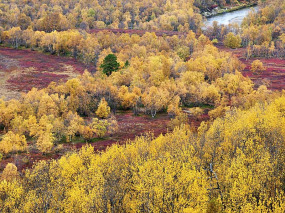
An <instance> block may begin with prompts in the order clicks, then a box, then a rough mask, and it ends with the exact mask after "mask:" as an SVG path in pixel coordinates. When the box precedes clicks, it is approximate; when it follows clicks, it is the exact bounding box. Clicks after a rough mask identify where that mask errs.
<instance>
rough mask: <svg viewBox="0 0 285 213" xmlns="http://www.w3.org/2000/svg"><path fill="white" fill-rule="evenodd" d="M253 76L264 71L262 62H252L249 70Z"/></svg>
mask: <svg viewBox="0 0 285 213" xmlns="http://www.w3.org/2000/svg"><path fill="white" fill-rule="evenodd" d="M250 70H251V71H252V72H253V73H254V74H259V73H262V72H263V71H265V70H266V68H265V67H264V66H263V63H262V61H260V60H254V61H253V62H252V64H251V69H250Z"/></svg>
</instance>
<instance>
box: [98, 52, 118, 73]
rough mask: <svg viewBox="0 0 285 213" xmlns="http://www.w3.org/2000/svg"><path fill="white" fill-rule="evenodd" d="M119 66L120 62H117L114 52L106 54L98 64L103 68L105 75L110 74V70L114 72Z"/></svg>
mask: <svg viewBox="0 0 285 213" xmlns="http://www.w3.org/2000/svg"><path fill="white" fill-rule="evenodd" d="M119 67H120V64H119V63H118V62H117V56H116V55H114V54H109V55H107V56H106V57H105V58H104V61H103V63H102V64H101V66H100V68H102V69H103V73H104V74H106V75H107V76H109V75H111V74H112V72H116V71H117V70H118V69H119Z"/></svg>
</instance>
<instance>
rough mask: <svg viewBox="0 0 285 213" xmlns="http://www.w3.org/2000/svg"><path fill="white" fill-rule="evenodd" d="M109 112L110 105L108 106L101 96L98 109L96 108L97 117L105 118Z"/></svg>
mask: <svg viewBox="0 0 285 213" xmlns="http://www.w3.org/2000/svg"><path fill="white" fill-rule="evenodd" d="M109 114H110V107H109V106H108V103H107V101H106V100H105V98H102V99H101V101H100V103H99V106H98V109H97V110H96V115H97V116H98V117H99V118H107V117H108V116H109Z"/></svg>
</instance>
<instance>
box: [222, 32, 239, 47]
mask: <svg viewBox="0 0 285 213" xmlns="http://www.w3.org/2000/svg"><path fill="white" fill-rule="evenodd" d="M224 44H225V46H227V47H230V48H232V49H236V48H239V47H240V46H241V38H240V36H239V35H235V34H233V33H232V32H231V33H229V34H227V35H226V38H225V41H224Z"/></svg>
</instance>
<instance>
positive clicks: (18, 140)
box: [0, 131, 27, 154]
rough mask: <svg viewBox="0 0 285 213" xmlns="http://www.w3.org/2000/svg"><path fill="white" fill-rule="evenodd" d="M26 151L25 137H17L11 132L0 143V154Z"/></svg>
mask: <svg viewBox="0 0 285 213" xmlns="http://www.w3.org/2000/svg"><path fill="white" fill-rule="evenodd" d="M26 149H27V142H26V137H25V136H24V135H18V134H15V133H13V132H11V131H9V132H8V133H6V134H5V135H4V136H3V138H2V140H1V141H0V152H2V153H5V154H7V153H9V152H18V151H25V150H26Z"/></svg>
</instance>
